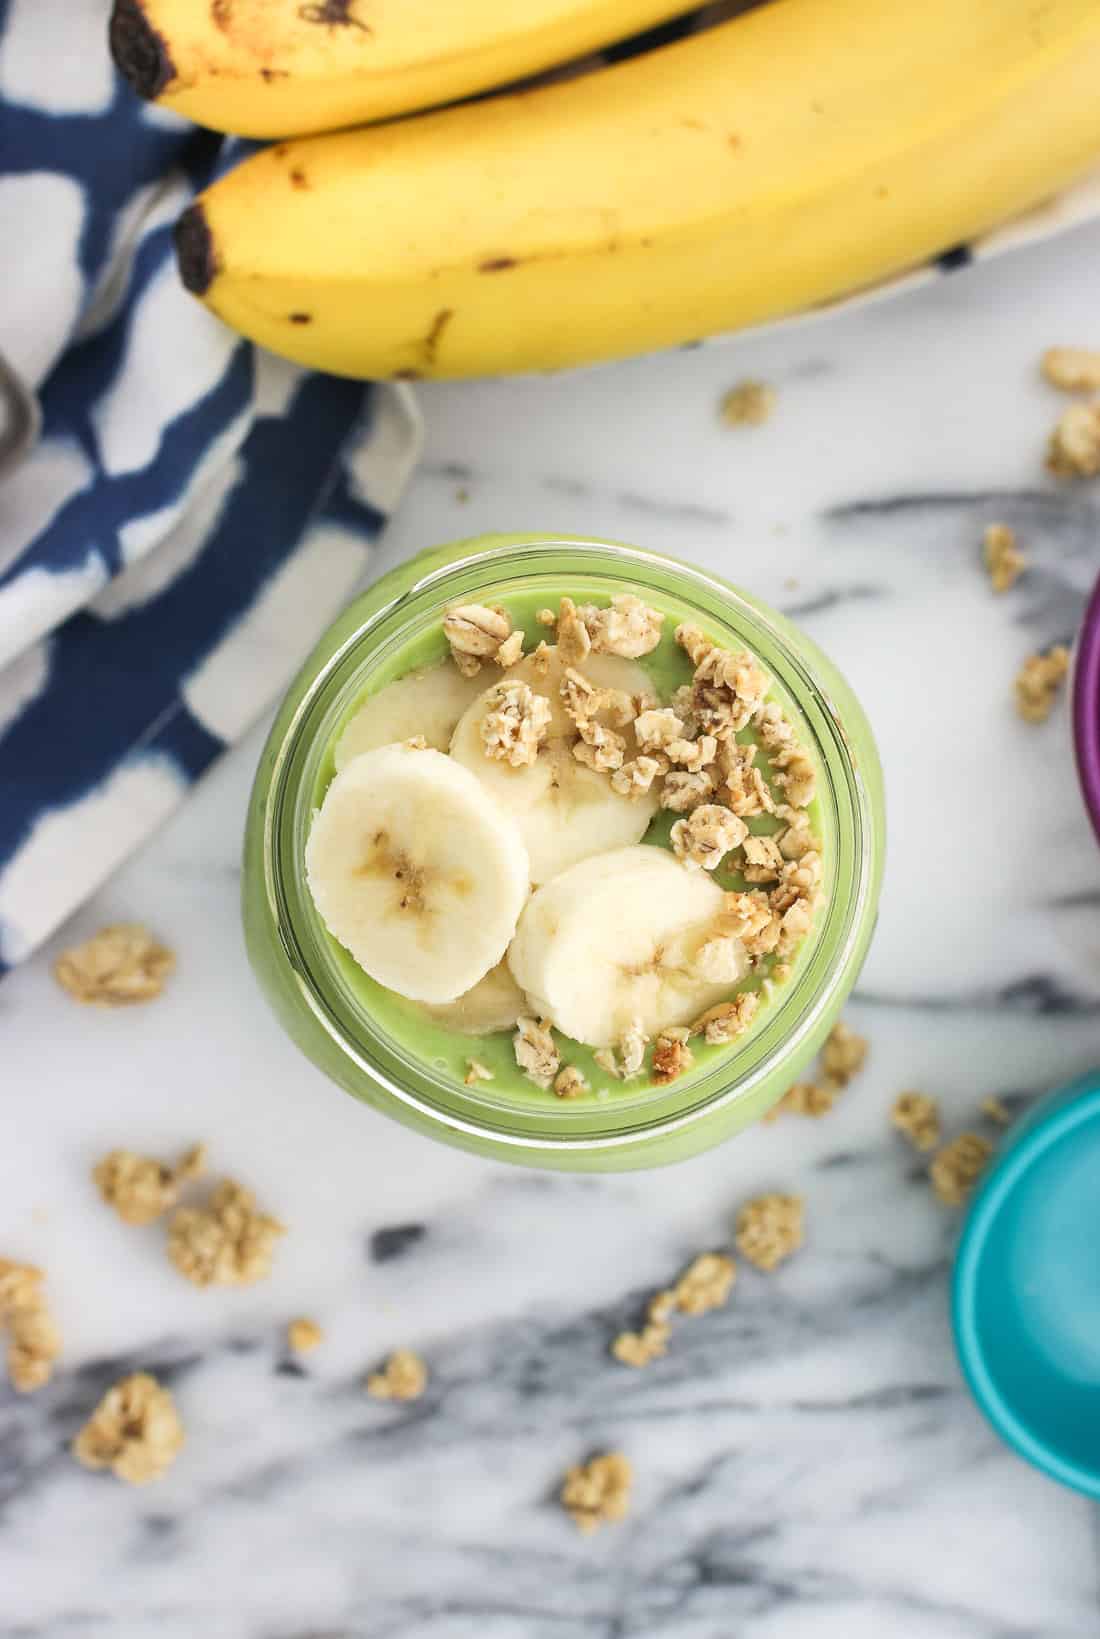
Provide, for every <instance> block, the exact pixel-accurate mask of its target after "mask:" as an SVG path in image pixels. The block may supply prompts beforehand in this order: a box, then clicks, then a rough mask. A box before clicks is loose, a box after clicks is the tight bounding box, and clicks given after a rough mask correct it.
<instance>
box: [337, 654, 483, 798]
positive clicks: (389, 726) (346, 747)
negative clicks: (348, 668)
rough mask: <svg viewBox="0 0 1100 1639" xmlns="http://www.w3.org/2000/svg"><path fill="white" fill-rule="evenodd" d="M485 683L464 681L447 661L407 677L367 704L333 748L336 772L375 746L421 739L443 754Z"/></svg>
mask: <svg viewBox="0 0 1100 1639" xmlns="http://www.w3.org/2000/svg"><path fill="white" fill-rule="evenodd" d="M485 682H486V680H485V677H484V676H481V677H463V676H462V674H461V672H460V671H459V670H458V668H457V666H455V665H453V664H452V662H451V661H450V660H444V661H442V662H441V663H440V664H439V665H438V666H429V667H426V668H424V669H423V670H422V671H415V672H409V673H408V674H407V675H406V676H405V677H399V678H398V679H397V681H396V682H395V683H387V684H386V686H385V688H382V689H379V691H378V693H377V694H372V695H371V697H370V699H369V700H365V701H364V702H363V704H362V705H361V706H360V708H359V710H358V711H357V712H356V713H355V716H354V717H353V718H352V719H351V721H350V722H349V723H348V724H347V725H346V727H345V729H344V732H343V733H342V734H341V736H340V738H339V739H338V740H337V742H336V750H335V753H334V755H335V759H336V771H337V773H339V772H340V770H341V769H343V768H346V767H347V765H348V763H350V762H351V759H352V758H353V757H359V756H361V755H362V754H363V752H364V751H374V750H376V749H377V747H378V746H390V745H396V744H399V743H400V742H401V741H402V740H411V739H412V737H413V735H414V734H422V735H423V736H424V738H425V740H427V742H428V744H429V745H430V746H434V747H435V749H436V751H446V750H447V747H448V746H449V745H450V743H451V735H452V734H453V733H454V731H455V724H456V723H457V722H458V719H459V718H460V717H461V716H462V713H463V712H464V711H465V710H466V708H467V706H469V705H470V704H471V703H472V702H473V701H474V700H476V699H477V697H478V695H479V694H483V693H484V691H485Z"/></svg>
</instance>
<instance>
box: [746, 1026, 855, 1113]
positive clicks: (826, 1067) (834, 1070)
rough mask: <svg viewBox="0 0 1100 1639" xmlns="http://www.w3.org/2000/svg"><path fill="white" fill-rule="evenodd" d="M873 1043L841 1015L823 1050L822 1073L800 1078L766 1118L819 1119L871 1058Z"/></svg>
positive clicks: (827, 1111)
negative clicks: (808, 1079) (869, 1056)
mask: <svg viewBox="0 0 1100 1639" xmlns="http://www.w3.org/2000/svg"><path fill="white" fill-rule="evenodd" d="M868 1047H869V1043H868V1041H867V1038H866V1036H860V1035H858V1034H857V1033H856V1031H854V1030H853V1029H852V1028H851V1027H850V1026H849V1025H847V1024H845V1023H844V1020H843V1019H838V1020H837V1022H836V1024H834V1026H833V1028H832V1030H831V1031H830V1032H829V1035H828V1037H827V1039H826V1042H825V1046H824V1047H823V1048H822V1050H821V1074H820V1076H818V1077H817V1078H816V1079H815V1080H813V1081H796V1082H795V1083H794V1085H793V1087H788V1089H787V1091H786V1092H785V1093H784V1094H783V1097H782V1098H781V1099H780V1100H779V1102H778V1103H777V1104H776V1105H775V1106H774V1107H773V1108H772V1109H771V1110H769V1111H768V1113H767V1115H766V1116H765V1117H764V1120H765V1121H774V1120H776V1118H777V1117H778V1116H780V1115H802V1116H810V1117H813V1118H815V1119H817V1118H819V1117H821V1116H823V1115H828V1113H829V1111H830V1110H831V1109H832V1107H833V1105H834V1104H835V1103H836V1101H837V1099H838V1097H839V1096H840V1094H841V1093H842V1092H843V1091H844V1089H845V1087H847V1085H848V1083H849V1082H850V1081H851V1080H852V1078H853V1076H856V1075H858V1074H859V1072H860V1070H862V1069H863V1066H864V1063H865V1062H866V1059H867V1052H868Z"/></svg>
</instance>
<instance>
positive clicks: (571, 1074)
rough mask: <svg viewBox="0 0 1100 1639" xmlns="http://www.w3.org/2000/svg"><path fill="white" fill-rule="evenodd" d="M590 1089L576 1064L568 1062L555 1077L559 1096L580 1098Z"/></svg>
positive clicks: (555, 1088) (555, 1090)
mask: <svg viewBox="0 0 1100 1639" xmlns="http://www.w3.org/2000/svg"><path fill="white" fill-rule="evenodd" d="M587 1091H588V1082H587V1081H586V1080H585V1078H584V1074H583V1072H582V1071H580V1070H578V1068H577V1066H576V1065H575V1064H567V1065H566V1066H565V1068H564V1069H562V1070H559V1071H558V1073H557V1075H556V1076H555V1077H554V1093H555V1095H556V1096H557V1097H558V1098H579V1097H580V1095H581V1093H586V1092H587Z"/></svg>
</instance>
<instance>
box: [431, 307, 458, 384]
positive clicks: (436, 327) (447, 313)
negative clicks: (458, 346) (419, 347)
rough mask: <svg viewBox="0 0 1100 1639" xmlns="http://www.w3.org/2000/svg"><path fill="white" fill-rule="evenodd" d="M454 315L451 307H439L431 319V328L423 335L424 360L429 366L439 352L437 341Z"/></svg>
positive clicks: (438, 341)
mask: <svg viewBox="0 0 1100 1639" xmlns="http://www.w3.org/2000/svg"><path fill="white" fill-rule="evenodd" d="M454 316H455V310H454V308H453V307H441V308H440V309H439V312H438V313H437V314H436V316H435V318H434V319H433V320H432V324H431V329H430V330H429V331H428V334H427V335H426V336H425V337H424V362H425V364H426V365H427V366H428V367H429V369H430V368H431V366H432V365H433V364H434V363H435V360H436V354H437V353H438V352H439V343H440V342H441V340H442V339H443V332H444V330H446V328H447V326H448V325H449V324H450V322H451V320H452V319H453V318H454Z"/></svg>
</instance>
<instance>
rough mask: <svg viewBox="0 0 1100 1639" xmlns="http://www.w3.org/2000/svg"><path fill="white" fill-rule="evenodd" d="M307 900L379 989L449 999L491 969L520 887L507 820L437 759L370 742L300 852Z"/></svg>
mask: <svg viewBox="0 0 1100 1639" xmlns="http://www.w3.org/2000/svg"><path fill="white" fill-rule="evenodd" d="M306 873H307V878H308V881H309V889H310V892H311V894H312V895H313V902H314V904H315V905H316V907H317V909H318V911H319V912H320V915H321V918H322V920H323V921H324V923H325V926H326V927H327V928H328V930H329V932H330V933H331V934H332V935H333V936H334V937H335V938H336V939H338V940H339V941H340V943H341V944H342V945H345V946H346V947H347V949H348V950H349V951H350V952H351V954H352V955H353V956H354V957H355V960H356V961H357V962H358V963H359V965H360V967H361V968H363V970H364V971H365V972H366V973H369V974H370V976H371V978H372V979H376V980H377V981H378V983H379V984H382V985H386V986H387V988H388V989H390V990H396V991H397V992H398V994H399V995H402V996H408V997H410V998H411V999H412V1000H413V1001H419V1002H453V1001H454V1000H455V999H456V997H459V996H463V995H465V993H466V991H468V990H472V989H473V987H474V985H476V984H477V983H478V981H479V980H481V979H482V978H484V976H485V975H486V974H487V973H488V972H489V970H490V968H493V967H495V966H496V964H497V963H498V962H499V961H500V959H501V957H502V956H503V955H504V952H505V950H506V948H507V945H508V941H509V940H510V939H511V937H512V934H513V933H514V932H515V927H516V920H517V918H518V916H519V913H520V911H521V910H522V909H523V904H524V900H525V899H526V897H527V887H528V882H529V879H530V867H529V865H528V861H527V851H526V849H525V848H524V846H523V840H522V838H521V837H520V834H519V830H518V828H517V826H516V824H515V822H514V821H513V820H512V819H510V818H509V817H508V815H507V814H504V813H502V812H501V811H500V809H498V808H497V806H496V805H495V803H494V802H493V801H492V799H491V797H490V796H489V795H488V793H487V792H486V791H485V788H484V787H483V786H482V785H480V784H479V783H478V781H477V780H476V779H475V778H474V776H473V775H472V774H471V773H470V771H469V769H466V768H462V767H460V765H459V764H458V763H455V762H453V761H452V760H451V758H450V757H447V756H444V754H443V753H442V752H439V751H433V750H431V749H428V750H412V749H411V748H410V747H408V746H404V745H390V746H381V747H379V748H378V749H377V750H375V751H367V752H364V753H363V755H362V756H360V757H355V758H353V759H352V761H351V762H350V763H349V764H348V765H347V767H346V768H345V769H344V770H343V772H342V773H340V774H337V776H336V778H335V779H334V780H333V782H332V784H331V785H330V786H329V788H328V791H327V792H326V793H325V800H324V802H323V803H322V804H321V807H320V810H319V812H318V813H317V815H316V817H315V819H314V821H313V827H312V829H311V831H310V833H309V841H308V842H307V844H306Z"/></svg>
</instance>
